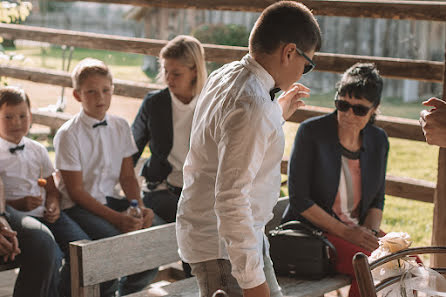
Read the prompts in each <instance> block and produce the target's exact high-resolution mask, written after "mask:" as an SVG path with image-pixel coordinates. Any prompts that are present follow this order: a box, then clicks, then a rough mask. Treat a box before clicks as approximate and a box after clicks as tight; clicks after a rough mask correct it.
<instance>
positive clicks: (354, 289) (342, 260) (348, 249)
mask: <svg viewBox="0 0 446 297" xmlns="http://www.w3.org/2000/svg"><path fill="white" fill-rule="evenodd" d="M325 236H326V237H327V239H328V240H329V241H330V242H331V243H332V244H333V245H334V246H335V248H336V252H337V258H336V267H335V269H336V271H337V272H339V273H341V274H346V275H348V276H350V277H351V278H352V285H351V287H350V292H349V293H348V296H349V297H360V295H359V288H358V284H357V282H356V278H355V271H354V270H353V264H352V260H353V256H354V255H355V254H356V253H358V252H362V253H364V254H366V255H367V256H370V252H369V251H367V250H365V249H363V248H361V247H359V246H357V245H354V244H353V243H350V242H348V241H346V240H344V239H342V238H340V237H337V236H335V235H331V234H327V233H326V234H325Z"/></svg>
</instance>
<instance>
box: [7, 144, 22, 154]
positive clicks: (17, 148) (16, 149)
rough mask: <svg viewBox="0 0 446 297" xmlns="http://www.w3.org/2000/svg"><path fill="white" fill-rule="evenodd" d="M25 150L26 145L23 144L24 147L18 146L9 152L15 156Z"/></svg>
mask: <svg viewBox="0 0 446 297" xmlns="http://www.w3.org/2000/svg"><path fill="white" fill-rule="evenodd" d="M24 148H25V145H24V144H22V145H18V146H16V147H12V148H10V149H9V151H10V152H11V154H14V153H15V151H23V149H24Z"/></svg>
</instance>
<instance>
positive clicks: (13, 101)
mask: <svg viewBox="0 0 446 297" xmlns="http://www.w3.org/2000/svg"><path fill="white" fill-rule="evenodd" d="M22 102H25V103H26V105H27V106H28V108H30V107H31V104H30V102H29V98H28V95H27V94H26V93H25V91H24V90H23V89H21V88H18V87H12V86H8V87H1V88H0V108H1V107H2V106H3V105H5V104H6V105H19V104H20V103H22Z"/></svg>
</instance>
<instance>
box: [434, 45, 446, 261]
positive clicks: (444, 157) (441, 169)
mask: <svg viewBox="0 0 446 297" xmlns="http://www.w3.org/2000/svg"><path fill="white" fill-rule="evenodd" d="M444 63H445V66H444V72H443V100H446V45H445V62H444ZM445 209H446V148H440V151H439V152H438V173H437V189H436V190H435V195H434V221H433V226H432V245H443V246H446V231H445V226H446V211H445ZM431 266H432V267H446V256H445V255H440V254H434V255H432V257H431Z"/></svg>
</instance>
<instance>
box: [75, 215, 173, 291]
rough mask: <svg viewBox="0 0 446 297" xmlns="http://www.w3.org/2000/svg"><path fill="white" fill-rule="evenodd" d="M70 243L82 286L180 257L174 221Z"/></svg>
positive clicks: (139, 270) (152, 266) (156, 265)
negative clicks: (78, 268) (75, 250)
mask: <svg viewBox="0 0 446 297" xmlns="http://www.w3.org/2000/svg"><path fill="white" fill-rule="evenodd" d="M70 245H73V246H77V247H79V252H80V253H81V255H79V256H78V258H79V262H80V263H79V266H80V270H81V271H82V273H81V276H80V279H79V283H80V285H81V286H84V287H85V286H89V285H93V284H98V283H101V282H104V281H107V280H112V279H115V278H117V277H121V276H125V275H129V274H133V273H138V272H141V271H145V270H147V269H151V268H155V267H158V266H161V265H165V264H169V263H173V262H176V261H179V260H180V257H179V255H178V245H177V241H176V234H175V223H170V224H166V225H162V226H156V227H152V228H148V229H144V230H139V231H135V232H131V233H126V234H121V235H117V236H114V237H110V238H104V239H100V240H94V241H90V242H83V241H80V242H72V243H70Z"/></svg>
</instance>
